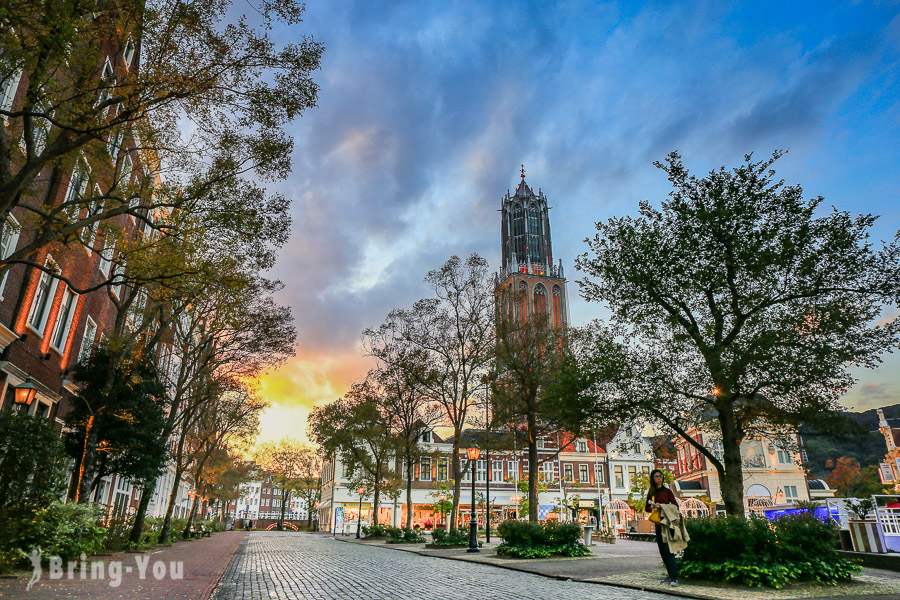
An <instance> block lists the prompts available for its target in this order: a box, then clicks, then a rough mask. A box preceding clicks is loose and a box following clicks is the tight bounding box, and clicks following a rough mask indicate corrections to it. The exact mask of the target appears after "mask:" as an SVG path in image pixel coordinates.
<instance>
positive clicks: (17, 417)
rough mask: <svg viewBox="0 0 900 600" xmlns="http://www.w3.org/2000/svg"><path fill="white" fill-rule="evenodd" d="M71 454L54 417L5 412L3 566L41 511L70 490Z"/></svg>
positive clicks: (0, 475) (0, 432)
mask: <svg viewBox="0 0 900 600" xmlns="http://www.w3.org/2000/svg"><path fill="white" fill-rule="evenodd" d="M65 469H66V453H65V447H64V445H63V442H62V440H61V439H60V437H59V434H58V433H57V431H56V430H55V429H54V428H53V425H52V423H51V421H49V420H47V419H45V418H43V417H40V416H29V415H28V413H27V412H26V411H24V410H4V411H2V412H0V567H3V566H4V565H3V562H4V556H3V554H4V553H8V552H11V551H12V550H13V549H14V548H15V547H16V544H17V542H18V541H19V540H20V539H21V538H22V536H23V535H24V533H25V531H26V530H27V527H28V524H29V523H30V522H32V521H33V520H34V518H35V515H36V514H38V512H39V511H42V510H46V509H47V508H48V507H49V506H50V505H51V503H52V502H53V501H54V500H57V499H59V498H60V496H62V494H63V493H64V492H65V489H66V483H65V481H66V472H65Z"/></svg>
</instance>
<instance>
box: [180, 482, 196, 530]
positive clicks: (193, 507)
mask: <svg viewBox="0 0 900 600" xmlns="http://www.w3.org/2000/svg"><path fill="white" fill-rule="evenodd" d="M199 488H200V486H199V485H198V486H196V487H195V488H194V489H199ZM199 504H200V494H198V493H196V492H195V493H194V501H193V502H192V503H191V510H190V511H189V512H188V518H187V523H186V524H185V526H184V531H182V532H181V537H183V538H185V539H186V538H187V537H188V536H190V534H191V525H193V524H194V514H195V513H196V512H197V506H198V505H199Z"/></svg>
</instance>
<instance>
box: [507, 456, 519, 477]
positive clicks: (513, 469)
mask: <svg viewBox="0 0 900 600" xmlns="http://www.w3.org/2000/svg"><path fill="white" fill-rule="evenodd" d="M506 476H507V477H508V478H513V477H515V478H516V479H518V478H519V461H517V460H508V461H506Z"/></svg>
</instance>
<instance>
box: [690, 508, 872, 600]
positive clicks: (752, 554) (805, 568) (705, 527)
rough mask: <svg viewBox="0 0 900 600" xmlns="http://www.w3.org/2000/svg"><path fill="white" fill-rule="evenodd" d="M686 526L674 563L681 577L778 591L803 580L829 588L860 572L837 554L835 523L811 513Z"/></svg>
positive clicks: (701, 521) (692, 521)
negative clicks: (680, 551)
mask: <svg viewBox="0 0 900 600" xmlns="http://www.w3.org/2000/svg"><path fill="white" fill-rule="evenodd" d="M686 524H687V530H688V534H689V535H690V536H691V541H690V543H689V544H688V547H687V549H685V551H684V554H683V555H682V558H681V560H680V561H679V565H678V571H679V575H680V576H682V577H683V578H685V579H706V580H710V581H727V582H733V583H741V584H744V585H748V586H753V587H764V586H767V587H774V588H776V589H777V588H781V587H783V586H785V585H787V584H789V583H792V582H794V581H804V580H806V581H809V580H814V581H819V582H821V583H826V584H829V585H834V584H835V583H837V582H839V581H849V580H850V578H851V576H852V575H853V574H855V573H858V572H859V571H860V567H859V566H858V565H856V564H854V563H852V562H850V561H848V560H845V559H843V558H841V557H840V556H839V555H838V553H837V540H838V528H837V525H836V524H835V523H834V522H833V521H830V520H829V521H827V522H825V521H821V520H819V519H817V518H816V517H815V516H813V515H811V514H797V515H790V516H785V517H781V518H779V519H776V520H774V521H769V520H767V519H762V518H758V517H754V518H750V519H744V518H742V517H732V518H727V519H723V518H712V519H710V518H705V519H689V520H687V522H686Z"/></svg>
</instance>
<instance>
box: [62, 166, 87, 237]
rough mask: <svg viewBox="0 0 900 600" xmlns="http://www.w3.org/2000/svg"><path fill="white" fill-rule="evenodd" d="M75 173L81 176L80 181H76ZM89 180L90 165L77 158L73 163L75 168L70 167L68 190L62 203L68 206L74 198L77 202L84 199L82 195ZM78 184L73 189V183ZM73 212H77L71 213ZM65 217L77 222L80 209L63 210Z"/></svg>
mask: <svg viewBox="0 0 900 600" xmlns="http://www.w3.org/2000/svg"><path fill="white" fill-rule="evenodd" d="M76 173H80V174H81V175H82V178H81V179H77V178H76V177H75V174H76ZM90 178H91V165H89V164H88V162H87V161H86V160H84V158H79V159H78V160H77V161H75V166H74V167H72V173H71V174H70V175H69V188H68V189H67V190H66V198H65V200H63V202H64V203H66V204H68V203H69V202H72V201H73V200H75V198H76V196H77V198H78V200H81V199H83V198H84V193H85V192H86V191H87V186H88V182H89V180H90ZM76 181H77V182H78V189H77V190H76V189H75V182H76ZM73 210H75V211H77V212H73ZM65 212H66V216H68V217H69V219H70V220H71V221H72V222H73V223H74V222H76V221H78V215H80V214H81V207H80V206H75V207H74V208H72V207H70V208H67V209H65Z"/></svg>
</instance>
